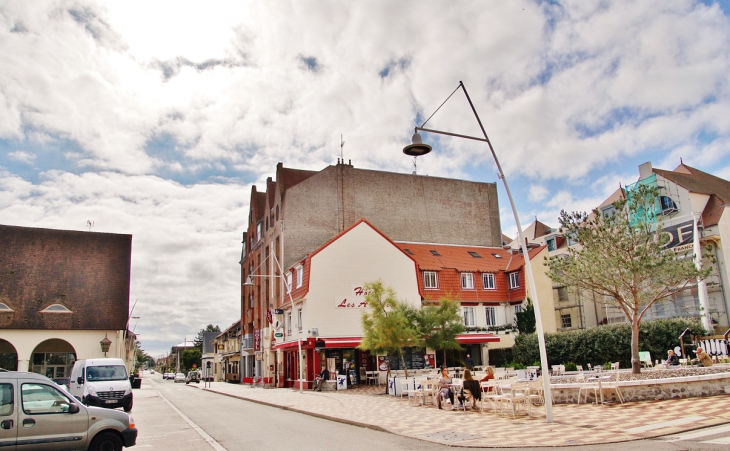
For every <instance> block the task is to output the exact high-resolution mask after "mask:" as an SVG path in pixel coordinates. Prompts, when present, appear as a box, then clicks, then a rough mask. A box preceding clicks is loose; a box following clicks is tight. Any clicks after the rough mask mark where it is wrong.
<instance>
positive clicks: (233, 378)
mask: <svg viewBox="0 0 730 451" xmlns="http://www.w3.org/2000/svg"><path fill="white" fill-rule="evenodd" d="M211 343H212V344H213V348H214V349H215V355H214V357H213V371H214V380H215V381H216V382H219V381H226V382H241V369H240V368H241V321H236V322H234V323H233V324H231V325H230V326H228V328H227V329H226V330H224V331H223V332H219V333H216V336H215V337H214V338H213V340H211Z"/></svg>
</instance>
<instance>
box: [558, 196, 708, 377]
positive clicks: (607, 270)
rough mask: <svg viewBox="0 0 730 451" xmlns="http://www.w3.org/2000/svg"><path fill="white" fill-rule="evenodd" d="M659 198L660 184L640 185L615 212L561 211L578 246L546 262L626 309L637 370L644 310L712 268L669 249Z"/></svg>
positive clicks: (569, 281)
mask: <svg viewBox="0 0 730 451" xmlns="http://www.w3.org/2000/svg"><path fill="white" fill-rule="evenodd" d="M657 198H658V190H657V189H656V188H655V187H650V186H646V185H641V184H639V185H638V186H637V187H636V188H635V189H634V190H633V191H631V192H630V196H629V198H623V199H620V200H618V201H616V202H614V204H613V208H614V210H615V213H613V214H608V215H602V214H601V212H600V211H598V209H595V210H593V213H592V215H588V214H586V213H585V212H573V213H567V212H565V211H561V212H560V227H561V231H562V233H563V234H565V235H567V236H570V237H571V238H572V239H573V240H575V241H576V242H577V243H578V246H575V247H572V248H569V249H568V254H567V256H565V255H564V256H554V257H551V258H550V259H549V260H547V259H546V262H545V264H546V265H547V266H549V268H550V272H549V276H550V278H551V279H552V280H553V282H555V283H559V284H562V285H566V286H570V287H572V288H573V289H577V290H581V291H589V292H594V293H596V294H597V295H598V296H600V297H602V298H603V299H604V301H603V302H606V303H608V304H609V305H614V306H616V307H618V309H619V310H621V311H622V312H623V314H624V315H625V316H626V319H627V320H628V322H629V323H630V324H631V367H632V369H633V372H634V373H636V374H638V373H640V372H641V362H640V361H639V325H640V324H641V320H642V318H643V317H644V314H645V313H646V312H647V310H648V309H649V308H650V307H651V306H652V305H654V303H656V302H660V301H662V300H664V299H667V298H668V297H670V296H671V295H673V294H674V293H677V292H679V291H682V290H684V289H685V288H687V287H689V286H691V285H693V284H695V283H697V281H698V280H699V279H704V278H706V277H708V276H709V275H710V271H711V268H709V267H708V268H707V269H697V267H696V266H695V262H694V261H693V259H692V257H691V256H687V255H681V254H677V253H675V252H674V251H673V250H672V249H667V248H665V246H666V244H667V243H668V238H667V237H666V234H662V233H661V232H662V228H661V224H660V223H659V224H657V223H656V222H655V220H654V218H652V214H653V212H654V211H656V207H655V205H656V203H657Z"/></svg>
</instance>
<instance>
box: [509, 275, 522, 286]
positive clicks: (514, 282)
mask: <svg viewBox="0 0 730 451" xmlns="http://www.w3.org/2000/svg"><path fill="white" fill-rule="evenodd" d="M509 287H510V289H512V288H519V287H520V273H518V272H511V273H509Z"/></svg>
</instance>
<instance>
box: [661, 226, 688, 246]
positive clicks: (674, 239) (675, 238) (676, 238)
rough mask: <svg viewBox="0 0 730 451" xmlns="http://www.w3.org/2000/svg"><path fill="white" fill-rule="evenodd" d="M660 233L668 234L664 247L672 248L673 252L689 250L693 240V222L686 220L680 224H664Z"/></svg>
mask: <svg viewBox="0 0 730 451" xmlns="http://www.w3.org/2000/svg"><path fill="white" fill-rule="evenodd" d="M662 235H669V236H668V237H666V238H664V239H665V240H666V239H667V238H668V239H669V240H668V243H667V244H666V245H665V246H664V247H665V248H666V249H672V250H673V251H674V252H684V251H691V250H692V248H693V246H692V244H693V242H694V222H693V221H687V222H683V223H681V224H674V225H670V226H664V227H663V228H662Z"/></svg>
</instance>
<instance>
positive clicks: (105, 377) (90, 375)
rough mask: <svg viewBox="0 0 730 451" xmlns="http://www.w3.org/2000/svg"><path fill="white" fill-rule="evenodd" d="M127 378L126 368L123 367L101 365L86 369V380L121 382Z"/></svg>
mask: <svg viewBox="0 0 730 451" xmlns="http://www.w3.org/2000/svg"><path fill="white" fill-rule="evenodd" d="M127 378H128V376H127V368H125V367H124V365H102V366H89V367H86V380H88V381H89V382H97V381H123V380H126V379H127Z"/></svg>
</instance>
